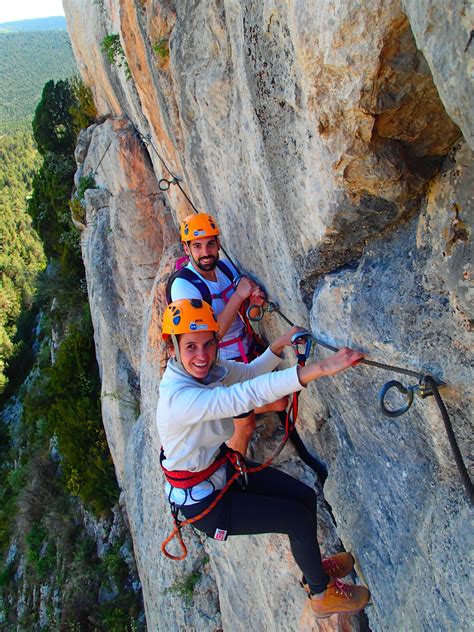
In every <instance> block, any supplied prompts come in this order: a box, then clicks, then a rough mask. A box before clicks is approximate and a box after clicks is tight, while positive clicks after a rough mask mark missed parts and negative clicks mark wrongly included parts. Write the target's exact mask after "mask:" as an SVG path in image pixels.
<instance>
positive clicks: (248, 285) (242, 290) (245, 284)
mask: <svg viewBox="0 0 474 632" xmlns="http://www.w3.org/2000/svg"><path fill="white" fill-rule="evenodd" d="M258 292H261V290H260V288H259V287H258V285H257V284H256V283H255V282H254V281H252V279H249V278H248V277H245V276H243V277H241V279H240V281H239V284H238V286H237V289H236V290H235V293H236V294H237V296H239V297H240V298H241V299H242V300H243V301H244V300H245V299H246V298H249V296H251V295H252V294H256V293H258Z"/></svg>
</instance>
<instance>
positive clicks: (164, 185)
mask: <svg viewBox="0 0 474 632" xmlns="http://www.w3.org/2000/svg"><path fill="white" fill-rule="evenodd" d="M178 182H181V178H178V176H174V177H173V179H172V180H167V179H166V178H161V180H159V181H158V188H159V189H160V191H168V189H169V188H170V186H171V185H172V184H178Z"/></svg>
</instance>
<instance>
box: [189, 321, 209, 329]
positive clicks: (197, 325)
mask: <svg viewBox="0 0 474 632" xmlns="http://www.w3.org/2000/svg"><path fill="white" fill-rule="evenodd" d="M189 329H190V330H191V331H200V330H202V329H209V327H208V326H207V325H206V323H203V322H196V321H195V320H193V321H192V322H190V323H189Z"/></svg>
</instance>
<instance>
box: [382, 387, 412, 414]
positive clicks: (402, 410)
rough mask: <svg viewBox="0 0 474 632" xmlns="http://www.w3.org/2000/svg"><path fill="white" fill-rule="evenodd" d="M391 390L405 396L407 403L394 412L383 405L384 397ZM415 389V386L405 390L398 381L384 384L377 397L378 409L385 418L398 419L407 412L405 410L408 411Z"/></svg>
mask: <svg viewBox="0 0 474 632" xmlns="http://www.w3.org/2000/svg"><path fill="white" fill-rule="evenodd" d="M391 388H396V389H397V391H399V392H400V393H401V394H402V395H406V398H407V403H406V404H405V405H404V406H401V407H400V408H397V409H395V410H393V409H392V408H387V406H386V405H385V396H386V395H387V393H388V391H389V390H390V389H391ZM416 388H417V387H416V386H409V387H408V388H406V387H405V386H403V384H402V383H401V382H399V381H398V380H391V381H390V382H387V383H386V384H384V385H383V386H382V388H381V389H380V393H379V397H378V400H379V405H380V408H381V409H382V412H383V414H384V415H386V416H387V417H400V415H404V414H405V413H406V412H407V410H409V409H410V407H411V405H412V403H413V394H414V390H415V389H416Z"/></svg>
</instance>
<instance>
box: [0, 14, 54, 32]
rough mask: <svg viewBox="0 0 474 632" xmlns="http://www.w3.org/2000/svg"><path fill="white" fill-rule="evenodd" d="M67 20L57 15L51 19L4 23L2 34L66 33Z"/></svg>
mask: <svg viewBox="0 0 474 632" xmlns="http://www.w3.org/2000/svg"><path fill="white" fill-rule="evenodd" d="M65 30H66V18H65V17H64V16H63V15H57V16H55V17H51V18H35V19H34V20H18V21H16V22H2V23H1V24H0V33H1V32H6V33H22V32H24V31H65Z"/></svg>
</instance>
